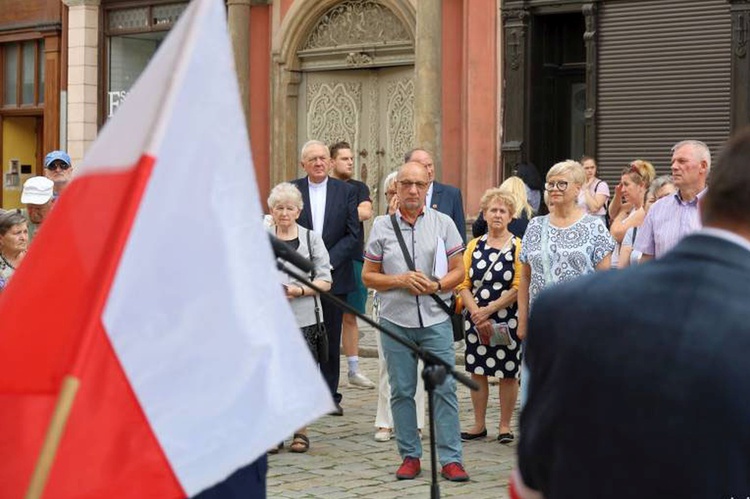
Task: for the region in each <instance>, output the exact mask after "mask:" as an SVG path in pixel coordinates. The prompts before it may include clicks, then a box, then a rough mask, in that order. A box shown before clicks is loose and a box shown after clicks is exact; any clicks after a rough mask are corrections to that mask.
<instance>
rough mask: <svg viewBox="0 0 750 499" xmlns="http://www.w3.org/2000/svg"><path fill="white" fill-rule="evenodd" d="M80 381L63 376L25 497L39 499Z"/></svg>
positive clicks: (69, 376) (26, 498)
mask: <svg viewBox="0 0 750 499" xmlns="http://www.w3.org/2000/svg"><path fill="white" fill-rule="evenodd" d="M80 384H81V381H80V380H79V379H78V378H76V377H75V376H71V375H67V376H65V377H64V378H63V382H62V387H61V388H60V395H59V396H58V397H57V403H56V404H55V412H54V413H53V414H52V420H51V421H50V424H49V428H47V434H46V435H45V436H44V444H43V445H42V451H41V452H40V453H39V459H37V462H36V466H35V467H34V473H33V474H32V475H31V482H30V483H29V488H28V489H27V490H26V496H25V499H40V498H41V497H42V493H43V492H44V486H45V485H46V484H47V479H48V478H49V472H50V469H51V468H52V462H53V461H54V460H55V455H56V454H57V448H58V447H59V446H60V439H61V438H62V434H63V431H64V430H65V425H66V424H67V423H68V417H69V416H70V410H71V409H72V408H73V400H74V399H75V397H76V393H77V392H78V387H79V385H80Z"/></svg>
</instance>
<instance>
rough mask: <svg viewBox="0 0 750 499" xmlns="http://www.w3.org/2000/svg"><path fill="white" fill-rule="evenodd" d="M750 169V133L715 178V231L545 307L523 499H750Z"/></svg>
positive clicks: (707, 213)
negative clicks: (589, 498)
mask: <svg viewBox="0 0 750 499" xmlns="http://www.w3.org/2000/svg"><path fill="white" fill-rule="evenodd" d="M748 162H750V131H744V132H742V133H741V134H739V135H738V136H736V137H735V138H734V139H732V140H731V141H730V142H729V143H728V145H727V146H726V148H725V150H724V152H723V154H722V156H721V157H720V159H719V162H718V164H717V165H716V166H715V167H714V170H715V171H714V172H713V173H712V174H711V185H710V188H709V189H708V193H707V194H706V196H705V198H704V199H703V200H702V202H701V205H700V209H701V216H702V220H703V225H704V229H703V230H701V231H699V232H697V233H694V234H692V235H689V236H687V237H685V238H684V239H683V240H682V241H681V242H680V243H678V245H677V246H676V247H675V248H674V249H673V250H672V251H670V252H668V253H667V254H666V255H665V256H664V257H662V258H661V259H660V260H656V261H655V262H652V263H648V264H645V265H641V266H638V267H636V268H630V269H628V270H623V271H618V272H605V273H601V274H594V275H592V276H589V277H585V278H581V279H579V280H577V281H575V282H572V283H570V284H564V285H560V286H557V287H555V288H553V289H550V290H549V291H547V292H544V293H543V294H542V295H540V296H539V298H538V299H537V301H536V303H535V304H534V309H533V311H532V314H531V319H530V323H529V333H528V337H527V345H526V346H527V350H526V359H527V362H528V366H529V369H530V370H531V373H532V375H531V384H530V388H529V400H528V403H527V405H526V407H525V410H524V411H523V413H522V415H521V439H520V443H519V448H518V460H519V471H520V476H519V474H518V473H516V474H515V475H514V486H515V488H516V490H515V492H518V491H519V490H521V491H523V492H525V493H527V494H526V495H525V494H524V493H523V492H522V493H521V494H520V495H519V496H518V497H538V495H534V492H533V491H539V492H541V494H543V496H544V497H546V498H548V499H549V498H555V497H606V498H608V499H617V498H632V497H639V498H644V497H654V498H656V497H659V498H663V497H679V498H693V497H695V498H698V497H700V498H704V497H705V498H709V497H710V498H714V497H716V498H718V497H722V498H730V497H743V498H744V497H746V496H748V494H750V404H748V403H747V394H748V393H749V392H750V362H748V360H747V359H748V357H749V356H750V285H749V284H748V283H750V209H748V203H749V202H750V168H748V167H747V165H748ZM526 487H528V488H530V489H532V490H529V489H528V488H526Z"/></svg>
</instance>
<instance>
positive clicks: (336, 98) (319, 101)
mask: <svg viewBox="0 0 750 499" xmlns="http://www.w3.org/2000/svg"><path fill="white" fill-rule="evenodd" d="M361 112H362V85H361V84H360V83H314V84H312V85H308V87H307V135H308V137H309V138H313V137H314V138H316V139H318V140H321V141H323V142H324V143H326V144H333V143H334V142H338V141H339V140H346V141H347V142H349V143H350V144H351V145H352V147H353V148H354V150H357V148H358V144H357V140H356V138H357V137H359V122H360V114H361Z"/></svg>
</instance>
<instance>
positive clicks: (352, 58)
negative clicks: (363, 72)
mask: <svg viewBox="0 0 750 499" xmlns="http://www.w3.org/2000/svg"><path fill="white" fill-rule="evenodd" d="M371 63H372V57H370V56H369V55H368V54H366V53H364V52H349V54H348V55H347V56H346V65H347V66H349V67H353V68H358V67H360V66H366V65H368V64H371Z"/></svg>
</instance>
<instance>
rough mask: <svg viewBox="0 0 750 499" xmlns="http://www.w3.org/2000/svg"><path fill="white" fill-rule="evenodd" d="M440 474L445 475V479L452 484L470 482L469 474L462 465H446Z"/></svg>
mask: <svg viewBox="0 0 750 499" xmlns="http://www.w3.org/2000/svg"><path fill="white" fill-rule="evenodd" d="M440 474H441V475H443V478H445V479H446V480H450V481H451V482H468V481H469V474H468V473H466V470H465V469H464V467H463V466H462V465H461V463H448V464H446V465H445V466H443V469H442V470H441V471H440Z"/></svg>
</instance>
